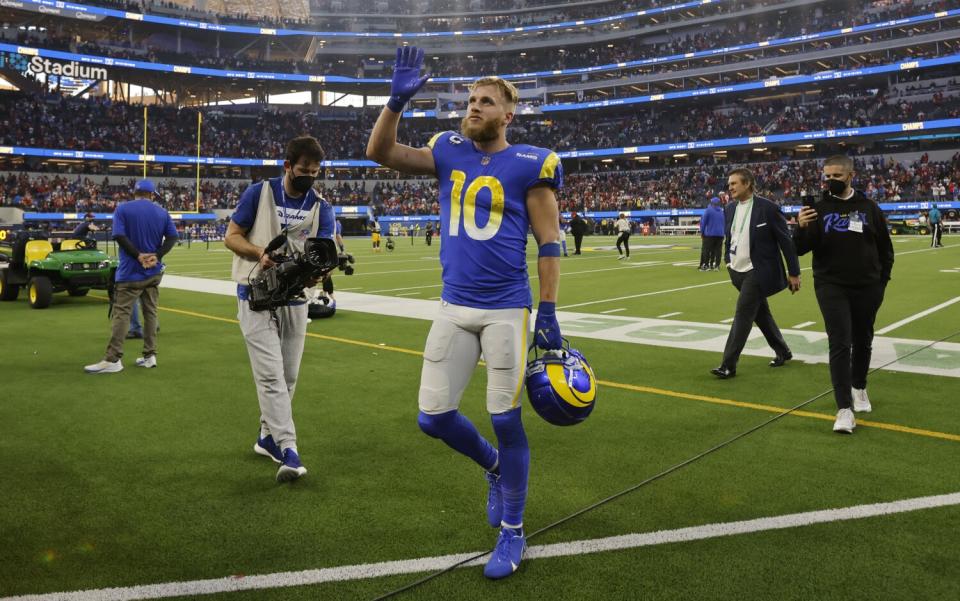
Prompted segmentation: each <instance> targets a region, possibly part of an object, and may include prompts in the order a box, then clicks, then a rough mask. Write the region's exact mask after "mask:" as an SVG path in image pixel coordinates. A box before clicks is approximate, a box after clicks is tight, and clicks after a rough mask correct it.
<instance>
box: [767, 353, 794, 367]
mask: <svg viewBox="0 0 960 601" xmlns="http://www.w3.org/2000/svg"><path fill="white" fill-rule="evenodd" d="M790 359H793V353H791V352H790V351H787V354H786V355H777V356H776V357H774V358H773V361H771V362H770V367H782V366H783V364H784V363H786V362H787V361H789V360H790Z"/></svg>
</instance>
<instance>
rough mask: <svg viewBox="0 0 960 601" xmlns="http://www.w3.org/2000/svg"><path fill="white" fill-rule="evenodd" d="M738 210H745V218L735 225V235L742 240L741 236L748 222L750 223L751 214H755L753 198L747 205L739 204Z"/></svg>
mask: <svg viewBox="0 0 960 601" xmlns="http://www.w3.org/2000/svg"><path fill="white" fill-rule="evenodd" d="M737 208H738V209H739V208H743V216H742V217H741V218H740V219H739V221H738V222H737V223H735V224H734V230H733V234H734V236H736V237H737V238H740V235H741V234H743V228H744V226H746V224H747V222H748V221H750V213H752V212H753V199H752V198H751V199H750V200H749V201H747V202H745V203H739V204H737Z"/></svg>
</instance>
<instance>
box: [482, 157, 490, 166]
mask: <svg viewBox="0 0 960 601" xmlns="http://www.w3.org/2000/svg"><path fill="white" fill-rule="evenodd" d="M480 164H481V165H489V164H490V157H483V158H482V159H480Z"/></svg>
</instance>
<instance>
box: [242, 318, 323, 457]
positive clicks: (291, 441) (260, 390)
mask: <svg viewBox="0 0 960 601" xmlns="http://www.w3.org/2000/svg"><path fill="white" fill-rule="evenodd" d="M274 314H276V319H274ZM237 319H239V320H240V331H241V332H243V340H244V341H245V342H246V343H247V354H248V355H250V367H252V368H253V381H254V383H255V384H256V385H257V400H258V401H259V402H260V426H261V430H263V431H264V433H265V434H266V433H269V434H270V435H271V436H273V440H274V441H275V442H276V443H277V445H278V446H279V447H280V448H281V449H282V450H285V449H288V448H290V447H295V446H297V429H296V427H295V426H294V424H293V393H294V391H295V390H296V388H297V376H298V375H299V374H300V359H301V358H302V357H303V344H304V342H305V341H306V338H307V305H306V303H304V304H301V305H291V306H288V307H279V308H277V309H276V310H275V311H252V310H251V309H250V303H248V302H247V301H245V300H237Z"/></svg>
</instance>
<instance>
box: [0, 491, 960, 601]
mask: <svg viewBox="0 0 960 601" xmlns="http://www.w3.org/2000/svg"><path fill="white" fill-rule="evenodd" d="M955 505H960V492H958V493H950V494H945V495H934V496H929V497H916V498H913V499H904V500H902V501H893V502H889V503H874V504H870V505H854V506H852V507H843V508H840V509H825V510H821V511H808V512H804V513H791V514H787V515H780V516H774V517H767V518H758V519H753V520H744V521H738V522H721V523H716V524H705V525H703V526H692V527H689V528H678V529H675V530H659V531H657V532H645V533H639V534H624V535H621V536H609V537H605V538H596V539H589V540H581V541H571V542H566V543H554V544H550V545H538V546H535V547H530V549H529V550H528V551H527V554H526V558H527V559H543V558H547V557H567V556H572V555H586V554H588V553H602V552H607V551H618V550H623V549H636V548H638V547H648V546H654V545H664V544H669V543H682V542H689V541H695V540H704V539H708V538H719V537H722V536H733V535H737V534H751V533H754V532H765V531H769V530H783V529H785V528H796V527H799V526H809V525H812V524H825V523H830V522H840V521H846V520H859V519H863V518H870V517H877V516H883V515H892V514H896V513H906V512H910V511H919V510H921V509H933V508H936V507H950V506H955ZM476 554H477V552H474V553H458V554H456V555H440V556H436V557H423V558H420V559H407V560H400V561H384V562H379V563H370V564H360V565H352V566H339V567H335V568H322V569H315V570H303V571H299V572H278V573H274V574H261V575H258V576H228V577H226V578H213V579H209V580H188V581H183V582H166V583H161V584H147V585H140V586H131V587H118V588H104V589H95V590H85V591H74V592H63V593H45V594H31V595H19V596H16V597H4V598H3V599H0V601H133V600H135V599H162V598H165V597H186V596H191V595H210V594H214V593H227V592H237V591H248V590H263V589H274V588H282V587H290V586H308V585H316V584H323V583H327V582H344V581H350V580H364V579H368V578H382V577H384V576H396V575H400V574H415V573H420V572H433V571H437V570H442V569H444V568H447V567H449V566H451V565H452V564H455V563H457V562H460V561H463V560H465V559H467V558H469V557H472V556H474V555H476ZM484 559H485V558H483V557H482V558H480V559H477V560H474V561H472V562H470V563H468V564H466V565H464V566H463V567H468V566H479V565H483V563H484Z"/></svg>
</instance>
